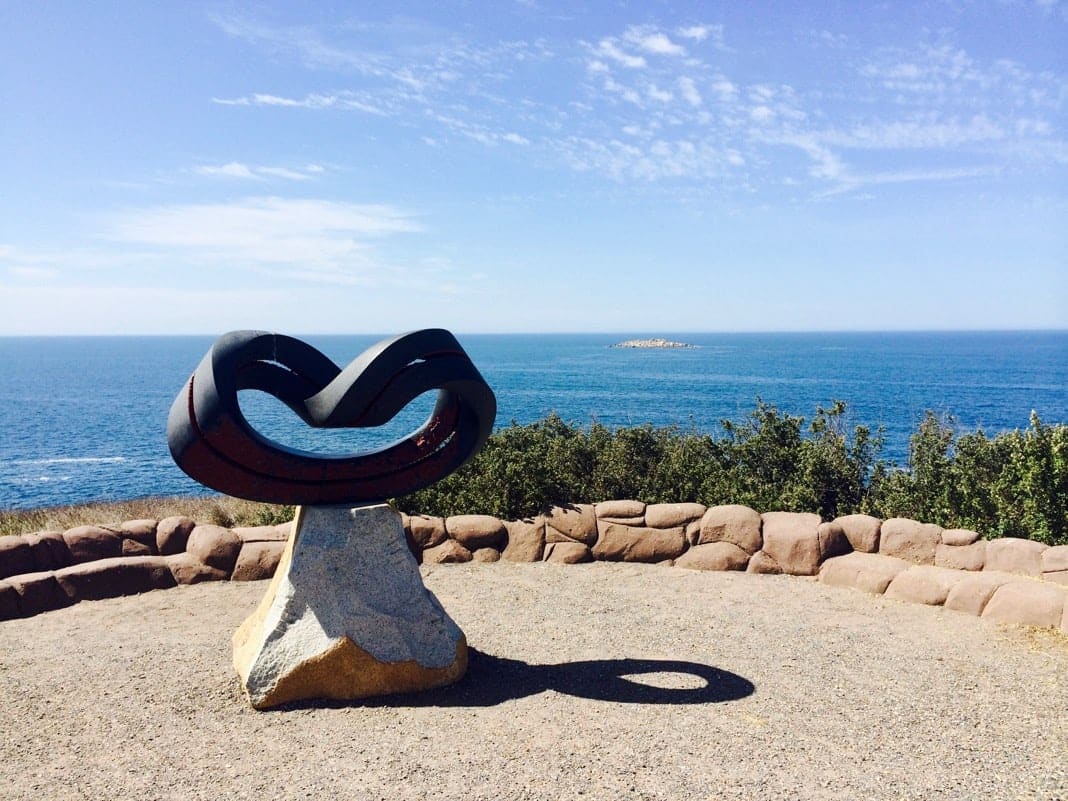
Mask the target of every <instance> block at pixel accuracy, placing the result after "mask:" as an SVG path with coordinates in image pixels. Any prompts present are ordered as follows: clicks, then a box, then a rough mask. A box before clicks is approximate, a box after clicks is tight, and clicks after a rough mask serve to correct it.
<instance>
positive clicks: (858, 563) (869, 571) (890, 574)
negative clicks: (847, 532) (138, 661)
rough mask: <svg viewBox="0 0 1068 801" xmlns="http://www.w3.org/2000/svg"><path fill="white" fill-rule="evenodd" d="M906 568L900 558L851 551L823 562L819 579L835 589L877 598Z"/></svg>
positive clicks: (904, 562)
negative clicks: (851, 589) (855, 590)
mask: <svg viewBox="0 0 1068 801" xmlns="http://www.w3.org/2000/svg"><path fill="white" fill-rule="evenodd" d="M909 566H910V564H909V563H908V562H906V561H905V560H904V559H898V558H897V557H894V556H885V555H882V554H876V553H865V552H862V551H853V553H847V554H845V555H844V556H836V557H834V558H833V559H828V560H827V561H826V562H824V563H823V565H822V566H821V567H820V572H819V580H820V581H821V582H823V583H824V584H830V585H832V586H835V587H852V588H854V589H857V590H863V591H864V592H870V593H873V594H875V595H880V594H882V593H884V592H886V588H887V587H888V586H889V585H890V582H891V581H893V579H894V577H896V576H897V575H898V574H899V573H901V572H902V571H904V570H905V569H907V568H908V567H909Z"/></svg>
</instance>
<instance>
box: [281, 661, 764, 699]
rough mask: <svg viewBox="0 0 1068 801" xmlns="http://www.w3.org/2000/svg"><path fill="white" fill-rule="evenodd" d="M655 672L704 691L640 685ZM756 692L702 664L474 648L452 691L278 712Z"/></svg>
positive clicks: (718, 696)
mask: <svg viewBox="0 0 1068 801" xmlns="http://www.w3.org/2000/svg"><path fill="white" fill-rule="evenodd" d="M655 673H672V674H685V675H686V676H692V677H695V678H696V679H698V680H700V681H703V682H704V686H698V687H687V688H676V687H656V686H653V685H652V684H644V683H642V682H641V681H640V680H636V677H640V676H642V675H649V674H655ZM631 677H635V678H631ZM688 683H693V682H688ZM755 689H756V688H755V687H754V686H753V683H752V682H751V681H749V680H748V679H744V678H742V677H741V676H739V675H737V674H736V673H731V672H730V671H727V670H720V669H719V668H714V667H711V666H709V665H702V664H700V663H698V662H684V661H680V660H672V659H593V660H589V661H584V662H565V663H563V664H561V665H531V664H528V663H526V662H520V661H518V660H516V659H504V658H502V657H499V656H492V655H491V654H485V653H482V652H481V651H478V650H476V649H474V648H469V649H468V665H467V673H466V675H465V676H464V677H463V679H461V680H460V681H459V682H457V683H456V684H453V685H451V686H449V687H442V688H440V689H437V690H428V691H426V692H422V693H412V694H407V695H391V696H388V697H385V698H368V699H365V700H362V701H352V702H339V701H325V700H323V701H307V702H301V703H294V704H286V705H285V706H280V707H277V711H284V710H287V709H313V708H339V707H346V706H360V707H405V706H410V707H427V706H441V707H449V706H474V707H478V706H495V705H496V704H501V703H504V702H505V701H511V700H514V699H517V698H526V697H527V696H529V695H537V694H538V693H542V692H545V691H547V690H553V691H555V692H558V693H563V694H565V695H574V696H577V697H579V698H590V699H593V700H597V701H614V702H616V703H620V704H715V703H721V702H723V701H736V700H738V699H739V698H745V697H746V696H748V695H752V694H753V692H754V690H755Z"/></svg>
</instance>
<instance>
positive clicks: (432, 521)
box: [408, 515, 449, 550]
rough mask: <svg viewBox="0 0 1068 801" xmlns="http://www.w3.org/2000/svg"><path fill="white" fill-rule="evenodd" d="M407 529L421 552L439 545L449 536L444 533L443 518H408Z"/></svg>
mask: <svg viewBox="0 0 1068 801" xmlns="http://www.w3.org/2000/svg"><path fill="white" fill-rule="evenodd" d="M408 528H409V529H410V530H411V532H412V537H413V538H414V539H415V541H416V542H417V543H419V545H420V546H421V547H422V548H423V550H426V549H427V548H433V547H435V546H437V545H441V543H443V542H445V538H446V537H448V536H449V535H448V534H446V533H445V518H443V517H432V516H430V515H412V516H411V517H410V518H408Z"/></svg>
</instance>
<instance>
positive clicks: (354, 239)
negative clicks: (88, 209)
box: [105, 197, 420, 282]
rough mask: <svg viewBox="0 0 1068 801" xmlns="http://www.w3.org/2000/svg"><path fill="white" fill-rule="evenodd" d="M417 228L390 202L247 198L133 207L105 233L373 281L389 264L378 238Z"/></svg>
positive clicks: (226, 258) (202, 257) (193, 253)
mask: <svg viewBox="0 0 1068 801" xmlns="http://www.w3.org/2000/svg"><path fill="white" fill-rule="evenodd" d="M419 230H420V226H419V224H418V223H417V222H416V221H415V219H414V218H413V216H412V215H411V214H409V213H407V212H404V211H402V210H400V209H397V208H394V207H392V206H385V205H362V204H355V203H339V202H334V201H327V200H315V199H307V200H297V199H286V198H279V197H250V198H245V199H243V200H240V201H236V202H232V203H202V204H188V205H171V206H158V207H151V208H146V209H135V210H131V211H128V212H125V213H123V214H120V215H117V216H116V217H115V218H113V219H111V220H110V222H109V224H108V225H107V230H106V234H105V235H106V237H107V238H108V239H110V240H111V241H113V242H116V243H122V244H132V245H137V246H140V247H144V248H148V249H160V250H164V251H167V252H169V253H182V254H185V256H186V257H187V258H190V259H192V260H194V261H195V262H196V263H199V264H205V263H207V264H211V263H221V264H226V265H230V266H233V265H236V266H244V267H261V268H263V267H267V268H271V269H273V270H281V271H282V272H283V273H284V274H287V275H289V276H291V277H298V278H299V277H300V276H302V275H304V276H308V275H312V274H314V275H317V276H319V279H317V280H323V279H322V276H326V275H330V276H333V277H334V279H335V280H336V281H338V282H353V281H359V282H374V281H375V280H377V279H378V278H379V277H381V273H382V270H383V268H384V265H383V264H382V263H381V262H379V261H378V260H377V259H376V258H375V256H374V252H373V245H374V243H375V242H377V241H381V240H383V239H384V238H387V237H391V236H394V235H396V234H403V233H410V232H415V231H419Z"/></svg>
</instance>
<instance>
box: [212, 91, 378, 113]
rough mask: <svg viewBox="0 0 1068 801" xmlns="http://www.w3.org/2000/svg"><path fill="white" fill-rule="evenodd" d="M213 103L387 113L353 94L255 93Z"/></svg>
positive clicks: (218, 99) (217, 99)
mask: <svg viewBox="0 0 1068 801" xmlns="http://www.w3.org/2000/svg"><path fill="white" fill-rule="evenodd" d="M211 100H212V102H213V103H217V104H219V105H221V106H277V107H280V108H307V109H331V108H332V109H341V110H354V111H363V112H365V113H367V114H378V115H385V114H386V113H387V112H386V110H384V109H383V108H381V107H379V106H377V105H375V104H374V103H370V102H367V101H365V100H360V99H359V97H358V96H357V95H356V93H354V92H335V93H331V94H320V93H318V92H315V93H312V94H309V95H305V96H304V97H300V98H296V97H280V96H279V95H271V94H265V93H260V92H256V93H253V94H251V95H243V96H241V97H232V98H225V97H213V98H212V99H211Z"/></svg>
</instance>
